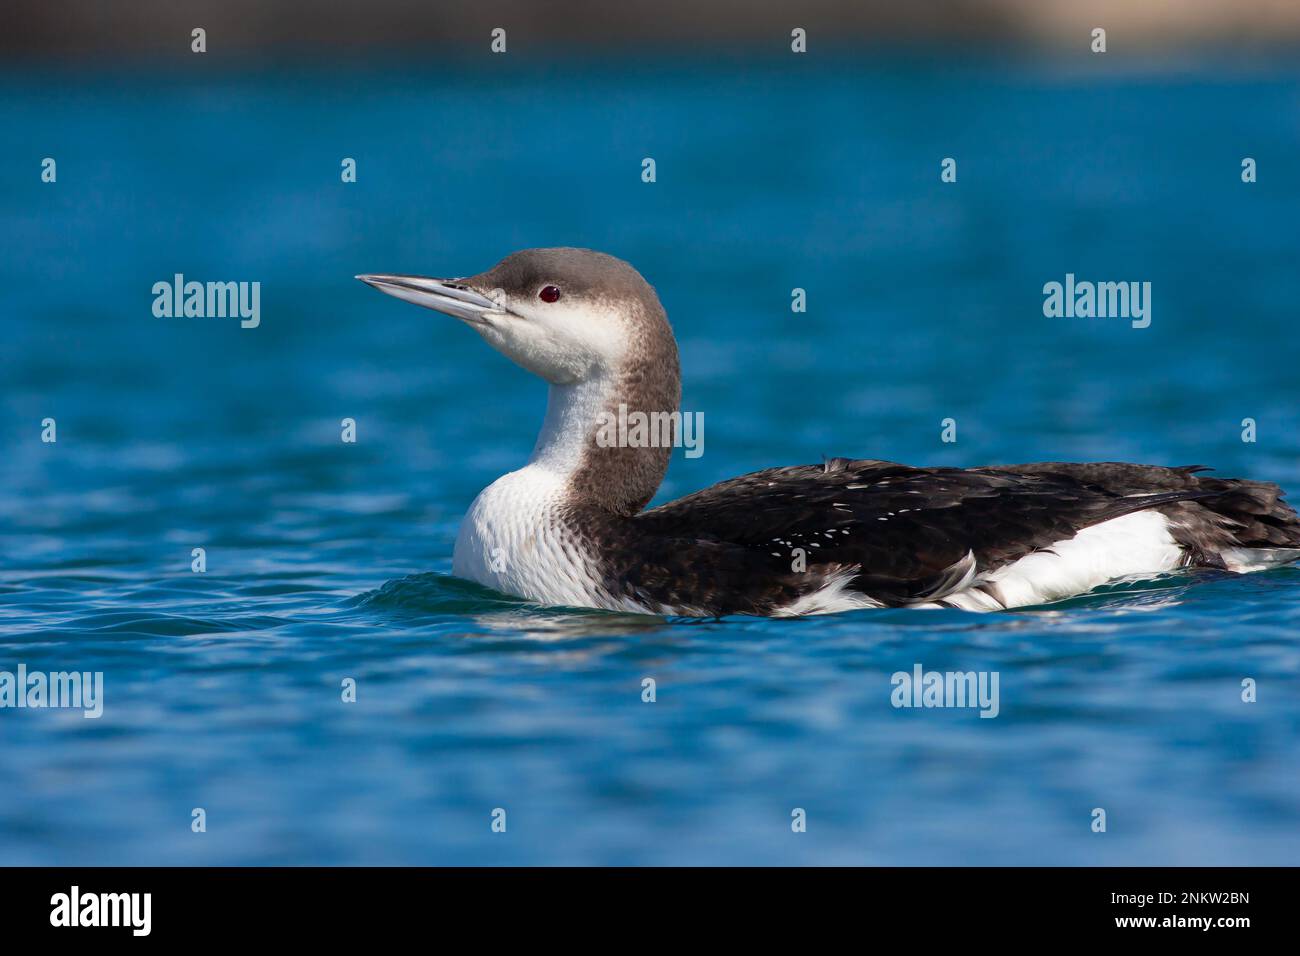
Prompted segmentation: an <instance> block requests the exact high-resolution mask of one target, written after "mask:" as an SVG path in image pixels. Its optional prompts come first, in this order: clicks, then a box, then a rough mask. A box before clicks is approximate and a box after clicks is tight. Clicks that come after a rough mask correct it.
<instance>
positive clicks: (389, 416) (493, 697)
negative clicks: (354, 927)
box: [0, 58, 1300, 864]
mask: <svg viewBox="0 0 1300 956" xmlns="http://www.w3.org/2000/svg"><path fill="white" fill-rule="evenodd" d="M792 61H793V58H792V59H791V61H787V60H782V61H779V62H772V63H755V62H753V61H748V60H735V61H728V60H723V61H721V62H713V61H705V60H698V61H696V60H674V61H665V62H660V63H650V62H645V63H637V62H631V63H619V64H614V63H608V64H599V63H596V64H591V65H589V66H582V67H579V66H575V65H574V64H573V61H567V62H559V61H557V62H555V63H552V64H539V63H536V62H533V63H531V64H530V63H529V61H528V60H527V59H522V60H520V61H517V62H512V63H511V64H509V65H507V66H498V65H497V63H494V64H493V69H491V70H484V69H482V66H481V64H479V65H475V64H471V63H452V64H441V65H439V64H432V65H431V64H403V63H400V62H399V63H395V64H386V65H384V66H382V67H378V66H377V67H374V68H359V67H355V66H352V67H348V68H343V69H330V68H325V67H323V66H321V67H314V66H309V65H301V64H299V65H289V66H283V67H281V68H279V69H277V70H274V71H261V70H256V69H252V68H245V69H241V70H240V71H238V72H236V73H233V74H232V73H221V72H219V71H216V70H210V69H201V68H199V67H198V66H190V65H189V62H188V61H187V62H186V63H185V64H183V65H182V66H177V67H172V68H169V69H168V70H166V71H164V70H162V69H161V68H159V69H158V70H150V69H144V68H141V69H137V70H132V71H123V70H106V71H104V72H95V71H93V70H87V69H80V70H75V71H74V70H71V69H69V70H63V71H60V70H56V69H53V68H49V69H43V68H37V67H27V68H23V69H19V68H17V67H13V68H11V69H10V70H9V71H8V72H7V73H4V74H0V128H3V129H4V130H5V140H6V148H5V149H4V150H3V152H2V153H0V234H2V235H3V237H4V243H3V254H0V284H3V288H4V290H5V291H4V295H3V297H2V303H0V318H2V319H3V339H2V341H3V346H2V347H0V383H2V385H3V388H2V390H0V402H2V407H0V441H2V442H3V449H4V453H3V456H2V460H0V480H2V484H0V487H2V488H3V492H4V493H3V495H2V496H0V631H2V636H0V670H13V669H14V668H16V666H17V665H18V664H19V663H23V664H25V665H26V666H27V668H28V669H29V670H47V671H53V670H67V669H76V670H84V671H102V672H103V673H104V675H105V684H106V687H105V709H104V715H103V717H102V718H100V719H99V720H87V719H83V718H82V717H81V715H80V713H79V712H68V711H58V710H0V769H2V771H3V772H2V775H0V779H2V780H3V784H2V785H0V863H5V864H16V863H94V864H111V863H128V864H138V863H179V864H208V863H216V864H243V863H270V864H277V863H293V864H297V863H656V864H658V863H709V862H736V863H907V864H910V863H994V864H1010V863H1049V864H1055V863H1119V864H1139V863H1157V864H1192V863H1196V864H1209V863H1230V864H1248V863H1288V862H1294V861H1295V859H1296V858H1297V851H1298V850H1300V772H1298V768H1300V637H1298V634H1300V611H1298V610H1297V598H1300V570H1296V569H1284V570H1278V571H1274V572H1270V573H1266V574H1260V575H1255V576H1250V577H1242V578H1236V577H1226V576H1218V575H1209V576H1203V577H1200V578H1190V577H1173V578H1167V579H1164V580H1160V581H1152V582H1143V583H1133V584H1129V585H1126V586H1124V587H1121V588H1114V589H1111V591H1110V592H1109V593H1105V594H1100V595H1094V596H1089V597H1086V598H1082V599H1076V600H1073V601H1071V602H1068V603H1067V604H1065V605H1063V606H1059V607H1055V608H1051V609H1045V610H1035V611H1028V612H1022V613H1008V614H994V615H988V616H978V615H971V614H966V613H963V612H957V611H951V612H948V611H935V612H922V611H863V612H858V613H853V614H846V615H842V616H836V617H824V618H816V619H804V620H793V621H791V620H784V621H768V620H758V619H732V620H723V621H711V622H692V621H669V620H661V619H657V618H645V617H636V616H618V615H609V614H603V613H595V612H573V611H565V610H554V609H552V610H547V609H538V608H534V607H529V606H526V605H524V604H522V603H520V602H517V601H514V600H512V599H508V598H505V597H502V596H498V595H493V594H491V593H489V592H486V591H483V590H481V589H478V588H476V587H473V586H470V585H466V584H463V583H461V582H458V581H456V580H455V579H454V578H452V577H450V573H449V572H450V555H451V549H452V542H453V540H454V536H455V530H456V527H457V521H458V518H459V516H460V515H461V514H462V513H463V511H464V509H465V508H466V507H467V505H468V504H469V502H470V501H471V500H472V498H473V496H474V494H476V493H477V491H478V490H479V489H480V488H481V487H482V486H484V485H486V484H487V483H488V482H490V481H491V480H493V479H494V478H496V477H497V476H498V475H499V474H501V473H503V472H505V471H507V470H509V469H511V468H514V467H517V466H518V465H519V464H520V463H521V462H522V461H523V459H524V458H525V457H526V455H527V453H528V452H529V450H530V448H531V445H532V441H533V438H534V436H535V433H536V428H537V426H538V424H539V421H540V416H541V411H542V402H543V398H544V389H543V386H542V384H541V383H540V382H538V381H536V380H533V379H532V378H530V377H529V376H528V375H527V374H525V373H524V372H522V371H520V370H518V369H516V368H514V367H513V366H512V365H510V364H509V363H508V362H507V361H506V360H505V359H504V358H502V357H500V356H499V355H497V354H495V353H494V352H492V351H491V350H489V349H488V348H487V347H486V346H485V345H483V343H481V342H480V341H479V340H478V339H477V337H476V336H474V335H473V333H472V332H470V331H469V330H468V329H466V328H464V327H462V326H459V325H457V324H455V323H454V322H452V321H451V320H449V319H446V318H445V317H440V316H438V315H436V314H435V313H432V312H428V311H425V310H420V309H416V308H414V307H411V306H407V305H404V304H401V303H398V302H396V301H394V300H392V299H389V298H386V297H383V296H379V295H377V294H375V293H374V292H373V291H371V290H368V289H366V288H365V287H363V286H362V285H360V284H359V283H357V282H355V281H354V280H353V279H352V275H353V274H354V273H357V272H372V271H383V272H417V273H424V274H432V275H447V274H452V275H460V274H465V273H470V272H475V271H479V270H481V269H483V268H486V267H487V266H489V265H491V264H492V263H493V262H495V261H496V260H497V259H499V258H500V257H501V256H503V255H505V254H507V253H508V252H510V251H513V250H515V249H517V248H521V247H526V246H537V245H562V244H573V245H583V246H591V247H595V248H599V249H603V250H606V251H609V252H612V253H615V254H617V255H619V256H622V257H624V258H627V259H629V260H631V261H632V262H633V263H635V264H636V265H637V266H638V267H639V268H640V269H641V270H642V271H643V272H644V273H645V275H646V276H647V277H649V279H650V280H651V281H652V282H653V283H654V284H655V285H656V286H657V288H658V290H659V292H660V294H661V296H662V299H663V301H664V303H665V305H666V307H667V309H668V312H669V315H670V316H671V318H672V319H673V321H674V324H675V327H676V329H677V332H678V336H679V339H680V342H681V347H682V355H683V364H684V374H685V383H686V384H685V395H684V405H685V407H686V408H687V409H690V410H694V411H700V412H703V413H704V417H705V422H706V430H705V454H704V455H703V456H702V457H700V458H698V459H687V458H685V457H683V456H682V454H681V453H680V452H678V453H677V455H676V457H675V458H674V461H673V464H672V467H671V469H670V472H669V476H668V480H667V482H666V484H665V486H664V489H663V491H662V494H661V496H660V500H667V499H669V498H672V497H675V496H678V495H681V494H683V493H686V492H688V491H691V490H694V489H697V488H700V487H703V486H705V485H707V484H709V483H711V482H713V481H716V480H719V479H722V478H726V477H730V476H733V475H735V474H739V473H741V472H744V471H747V470H752V469H756V468H760V467H765V466H769V465H777V464H793V463H800V462H815V461H819V460H821V457H822V456H823V455H852V456H863V457H868V456H869V457H880V458H891V459H897V460H902V461H908V462H912V463H918V464H921V463H933V464H959V465H976V464H984V463H989V462H996V461H1027V460H1037V459H1079V460H1087V459H1126V460H1139V461H1147V462H1155V463H1167V464H1207V465H1212V466H1215V467H1216V468H1217V469H1219V471H1220V472H1221V473H1224V474H1229V475H1231V474H1242V475H1249V476H1252V477H1257V478H1263V479H1269V480H1274V481H1278V482H1280V483H1282V484H1283V485H1284V486H1286V487H1288V488H1289V489H1291V490H1292V492H1293V493H1295V494H1296V495H1297V496H1300V411H1298V403H1297V397H1298V391H1300V384H1298V383H1300V376H1297V371H1296V370H1297V368H1298V367H1300V334H1298V333H1297V326H1296V303H1297V301H1300V272H1298V270H1297V267H1296V243H1295V235H1296V233H1295V224H1296V222H1297V221H1300V180H1298V179H1297V177H1296V176H1295V175H1294V170H1295V169H1296V168H1297V161H1300V108H1298V107H1300V72H1297V71H1294V70H1292V71H1290V72H1287V71H1286V70H1283V69H1280V68H1276V67H1272V66H1269V65H1267V64H1265V65H1262V66H1261V65H1253V66H1249V67H1246V66H1242V65H1240V64H1217V65H1216V64H1210V65H1207V66H1206V67H1204V68H1202V69H1199V70H1190V71H1189V70H1188V69H1186V68H1181V67H1179V68H1171V69H1169V70H1168V71H1163V72H1156V73H1153V74H1135V73H1126V72H1124V71H1122V70H1121V71H1118V72H1114V73H1110V74H1106V75H1100V76H1093V75H1090V73H1091V72H1092V68H1091V64H1092V63H1093V62H1095V61H1087V62H1084V63H1080V64H1076V65H1075V66H1071V67H1069V68H1063V67H1059V66H1052V65H1048V64H1034V63H1023V64H1013V65H1006V64H1002V65H996V66H995V65H992V64H980V63H953V62H948V61H943V62H940V61H918V62H902V61H898V62H884V63H878V64H869V63H865V62H862V61H857V62H855V61H854V60H852V59H847V58H846V59H830V60H819V61H814V60H811V59H809V60H806V61H804V60H800V61H798V62H793V65H791V63H792ZM46 156H49V157H53V158H55V159H56V160H57V163H58V167H57V171H58V180H57V182H56V183H54V184H43V183H41V182H40V179H39V172H40V160H41V159H42V158H43V157H46ZM647 156H649V157H653V158H654V159H655V160H656V163H657V178H658V181H657V182H655V183H653V184H645V183H642V182H641V180H640V172H641V160H642V159H643V158H644V157H647ZM946 156H952V157H954V158H956V159H957V160H958V182H957V183H955V184H943V183H941V182H940V180H939V163H940V160H941V159H942V158H943V157H946ZM1244 156H1251V157H1254V158H1256V160H1257V161H1258V165H1259V181H1258V182H1257V183H1255V184H1252V185H1246V184H1243V183H1242V182H1241V181H1240V175H1239V173H1240V163H1241V159H1242V157H1244ZM343 157H353V158H355V159H356V160H357V162H358V182H356V183H355V184H343V183H341V182H340V179H339V169H340V161H341V159H342V158H343ZM177 272H181V273H184V274H185V275H186V276H187V277H188V278H194V279H199V280H247V281H251V280H257V281H260V282H261V283H262V302H261V308H262V316H261V325H260V327H258V328H256V329H247V330H245V329H241V328H240V327H239V324H238V322H237V321H236V320H231V319H159V318H155V317H154V316H153V315H152V312H151V306H152V301H153V300H152V294H151V291H150V289H151V286H152V284H153V283H154V282H157V281H167V280H170V279H171V277H172V275H173V274H174V273H177ZM1066 272H1073V273H1075V274H1076V275H1078V276H1079V277H1080V278H1091V279H1097V280H1104V279H1113V280H1129V279H1132V280H1146V281H1150V282H1151V283H1152V284H1153V297H1152V306H1153V307H1152V319H1153V321H1152V324H1151V327H1150V328H1147V329H1140V330H1139V329H1133V328H1131V327H1130V326H1129V324H1128V323H1127V322H1125V321H1122V320H1085V319H1046V318H1044V317H1043V314H1042V293H1041V288H1042V285H1043V283H1045V282H1048V281H1052V280H1058V281H1059V280H1061V279H1063V278H1064V275H1065V273H1066ZM796 286H797V287H801V288H805V289H806V290H807V294H808V311H807V313H806V314H805V315H793V314H792V313H791V311H790V307H789V304H790V294H791V291H790V290H791V289H792V288H794V287H796ZM47 417H49V418H54V419H55V420H56V422H57V439H58V440H57V442H55V443H52V444H51V443H43V442H42V441H41V440H40V434H41V421H42V419H44V418H47ZM347 417H351V418H354V419H355V420H356V422H357V428H358V441H357V442H356V443H355V444H345V443H343V442H342V441H340V421H341V420H342V419H343V418H347ZM945 418H953V419H955V420H956V422H957V429H958V431H957V436H958V440H957V442H956V443H955V444H945V443H943V442H941V441H940V427H941V426H940V422H941V420H943V419H945ZM1244 418H1253V419H1255V421H1256V422H1257V428H1258V440H1257V441H1256V442H1254V443H1246V442H1243V441H1242V440H1241V428H1242V426H1241V422H1242V419H1244ZM196 547H202V548H205V549H206V554H207V571H206V573H201V574H200V573H194V572H192V571H191V565H190V562H191V550H192V549H193V548H196ZM917 663H920V664H921V665H923V666H924V667H925V668H927V669H934V670H986V671H997V672H998V673H999V675H1000V698H1001V713H1000V715H999V716H998V717H997V718H996V719H988V720H985V719H979V718H978V717H977V715H976V713H975V712H973V711H970V710H965V711H959V710H923V711H916V710H897V709H894V708H893V707H892V706H891V705H890V690H891V686H890V682H889V677H890V675H891V674H892V673H893V672H894V671H897V670H908V671H910V670H911V669H912V667H913V665H914V664H917ZM646 677H653V678H654V679H655V680H656V682H657V700H656V702H654V703H644V702H642V699H641V687H642V684H641V682H642V680H643V678H646ZM1247 677H1249V678H1253V679H1254V680H1255V681H1256V682H1257V685H1258V701H1257V702H1256V703H1251V704H1248V703H1243V702H1242V700H1241V681H1242V679H1243V678H1247ZM345 678H353V679H355V680H356V682H357V685H358V698H357V700H356V702H355V703H343V702H342V701H341V699H340V687H341V682H342V681H343V680H344V679H345ZM196 807H202V808H204V809H205V810H206V814H207V832H206V833H193V832H191V827H190V824H191V811H192V810H193V809H194V808H196ZM498 807H499V808H503V809H505V810H506V812H507V830H506V832H505V833H504V834H501V833H493V832H491V827H490V824H491V814H492V811H493V809H494V808H498ZM1095 807H1101V808H1104V809H1105V810H1106V811H1107V822H1108V825H1107V832H1106V833H1104V834H1099V833H1093V832H1091V830H1090V824H1091V822H1092V816H1091V813H1092V810H1093V808H1095ZM794 808H803V809H804V810H805V811H806V813H807V820H808V827H807V832H806V833H801V834H795V833H793V832H792V831H791V826H790V822H791V811H792V810H793V809H794Z"/></svg>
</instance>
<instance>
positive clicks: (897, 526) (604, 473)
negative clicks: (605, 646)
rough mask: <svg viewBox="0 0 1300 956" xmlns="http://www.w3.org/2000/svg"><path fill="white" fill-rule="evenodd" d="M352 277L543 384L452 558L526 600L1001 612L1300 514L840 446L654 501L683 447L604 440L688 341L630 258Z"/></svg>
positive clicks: (1280, 558)
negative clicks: (601, 427) (447, 322)
mask: <svg viewBox="0 0 1300 956" xmlns="http://www.w3.org/2000/svg"><path fill="white" fill-rule="evenodd" d="M358 278H359V279H361V280H363V281H365V282H367V283H369V284H370V285H372V286H374V287H375V288H377V289H379V290H380V291H382V292H386V293H388V294H389V295H393V296H396V297H398V298H400V299H405V300H406V301H408V302H414V303H416V304H417V305H423V306H426V307H428V308H431V309H436V310H438V311H439V312H444V313H447V314H448V315H452V316H455V317H456V318H458V319H460V320H462V321H463V322H465V323H467V324H468V325H470V326H472V327H473V328H474V329H475V330H476V331H477V332H478V333H479V335H481V336H482V337H483V338H484V339H486V340H487V342H488V344H490V345H491V346H492V347H493V348H495V349H497V350H498V351H500V352H502V353H504V354H505V355H506V356H508V357H509V358H511V359H512V360H513V361H515V362H516V363H518V364H519V365H521V366H523V367H524V368H526V369H527V370H528V371H530V372H533V373H534V374H536V375H540V376H541V377H542V378H544V379H545V380H546V381H547V382H549V383H550V397H549V400H548V403H547V408H546V419H545V422H544V423H543V425H542V431H541V434H540V436H539V437H538V439H537V445H536V447H535V448H534V449H533V454H532V457H531V458H530V459H529V461H528V464H527V465H525V466H524V467H523V468H521V469H519V470H518V471H513V472H511V473H510V474H508V475H505V476H503V477H501V478H498V479H497V480H496V481H494V482H493V483H492V484H491V485H489V486H488V487H487V488H486V489H484V490H483V492H482V493H481V494H480V495H479V496H478V498H476V499H475V501H474V503H473V505H472V506H471V507H470V510H469V513H468V514H467V515H466V516H465V520H464V523H463V524H462V526H461V529H460V534H459V537H458V538H457V541H456V551H455V557H454V562H453V568H454V571H455V573H456V574H457V575H458V576H460V577H464V578H468V579H470V580H473V581H477V582H479V583H480V584H483V585H486V586H488V587H491V588H495V589H496V590H498V591H503V592H505V593H507V594H512V595H516V596H518V597H521V598H524V599H527V600H529V601H534V602H537V603H540V604H547V605H565V606H575V607H594V608H606V609H609V610H618V611H636V612H646V613H655V614H678V615H698V616H715V615H723V614H758V615H780V616H785V615H800V614H819V613H827V612H834V611H842V610H848V609H852V608H864V607H899V606H912V607H957V608H966V609H970V610H1000V609H1003V608H1013V607H1023V606H1026V605H1035V604H1043V603H1047V602H1050V601H1056V600H1060V599H1062V598H1066V597H1069V596H1071V595H1076V594H1081V593H1084V592H1086V591H1089V590H1091V589H1093V588H1095V587H1097V586H1098V585H1101V584H1104V583H1106V582H1107V581H1112V580H1115V579H1117V578H1122V577H1127V576H1131V575H1142V574H1152V573H1158V572H1163V571H1170V570H1174V569H1178V568H1187V567H1198V568H1218V569H1221V570H1226V571H1235V572H1246V571H1255V570H1260V569H1263V568H1269V567H1275V566H1278V565H1281V564H1286V563H1289V562H1291V561H1295V560H1296V559H1297V558H1300V518H1298V517H1297V515H1296V513H1295V511H1294V510H1292V509H1291V507H1290V506H1288V505H1287V504H1286V503H1285V502H1283V500H1282V492H1281V489H1279V488H1278V487H1277V486H1276V485H1273V484H1268V483H1265V482H1259V481H1245V480H1240V479H1232V478H1214V477H1208V476H1206V475H1204V474H1200V472H1203V471H1205V469H1204V468H1199V467H1184V468H1162V467H1157V466H1153V465H1131V464H1121V463H1115V462H1101V463H1095V464H1067V463H1063V462H1040V463H1037V464H1030V465H998V466H991V467H985V468H966V469H963V468H914V467H911V466H908V465H900V464H897V463H895V462H890V461H876V460H873V459H850V458H834V459H831V460H830V461H827V462H826V463H825V464H821V465H796V466H793V467H789V468H771V469H767V470H765V471H759V472H755V473H753V474H750V475H744V476H742V477H739V478H733V479H731V480H730V481H724V482H722V483H720V484H717V485H714V486H713V487H711V488H706V489H704V490H703V491H698V492H696V493H695V494H692V495H688V496H687V497H685V498H681V499H679V500H678V501H674V502H672V503H670V504H666V505H662V506H660V507H658V508H653V509H651V510H649V511H645V510H643V509H644V508H645V506H646V504H647V503H648V502H649V501H650V499H651V498H652V497H653V496H654V494H655V491H656V490H657V489H658V487H659V483H660V482H661V481H662V480H663V476H664V472H665V471H666V470H667V467H668V458H669V455H670V453H671V449H670V448H667V447H603V446H602V444H601V443H598V442H597V440H596V434H597V429H598V422H599V421H600V420H602V413H607V414H609V415H615V414H616V413H617V409H618V408H619V405H620V404H622V405H624V406H625V407H626V408H627V409H631V410H640V411H643V412H646V413H651V412H672V411H676V410H677V408H678V402H679V399H680V394H681V379H680V373H679V370H678V361H677V343H676V341H675V340H674V338H673V333H672V329H671V328H670V327H669V325H668V319H667V316H666V315H665V314H664V310H663V307H662V306H661V305H660V304H659V299H658V297H657V296H656V295H655V292H654V289H652V288H651V287H650V285H649V284H648V283H647V282H646V281H645V279H643V278H642V277H641V275H640V274H639V273H638V272H637V271H636V270H635V269H633V268H632V267H631V266H630V265H628V264H627V263H626V262H623V261H622V260H619V259H615V258H613V257H612V256H607V255H604V254H602V253H599V252H592V251H589V250H584V249H529V250H526V251H523V252H518V253H515V254H514V255H512V256H509V257H507V258H506V259H504V260H503V261H502V262H500V263H499V264H498V265H497V266H495V267H494V268H493V269H491V270H489V271H488V272H484V273H482V274H481V275H476V276H470V277H468V278H464V279H451V280H448V279H428V278H421V277H417V276H402V275H363V276H358ZM799 549H802V550H801V554H802V555H803V560H802V561H800V560H797V554H798V553H799ZM796 568H798V570H796Z"/></svg>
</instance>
